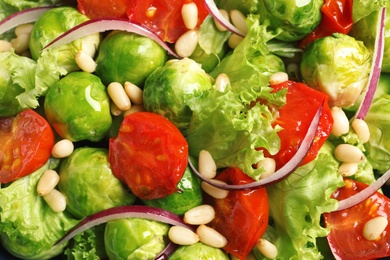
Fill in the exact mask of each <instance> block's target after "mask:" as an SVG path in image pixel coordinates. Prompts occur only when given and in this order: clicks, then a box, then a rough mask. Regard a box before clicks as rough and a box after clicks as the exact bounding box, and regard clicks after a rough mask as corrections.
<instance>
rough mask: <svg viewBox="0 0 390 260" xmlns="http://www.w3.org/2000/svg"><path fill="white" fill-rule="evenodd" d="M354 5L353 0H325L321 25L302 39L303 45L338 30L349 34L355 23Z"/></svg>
mask: <svg viewBox="0 0 390 260" xmlns="http://www.w3.org/2000/svg"><path fill="white" fill-rule="evenodd" d="M352 6H353V0H325V3H324V5H323V6H322V7H321V12H322V20H321V22H320V24H319V26H318V27H317V28H316V29H315V30H314V31H313V32H312V33H310V34H309V35H308V36H307V37H306V38H304V39H303V40H302V42H301V44H300V45H301V47H302V48H304V47H305V46H307V45H308V44H309V43H311V42H312V41H314V40H316V39H318V38H322V37H325V36H329V35H332V34H333V33H336V32H338V33H344V34H348V33H349V31H350V30H351V28H352V25H353V20H352Z"/></svg>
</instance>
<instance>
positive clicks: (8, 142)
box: [0, 109, 54, 183]
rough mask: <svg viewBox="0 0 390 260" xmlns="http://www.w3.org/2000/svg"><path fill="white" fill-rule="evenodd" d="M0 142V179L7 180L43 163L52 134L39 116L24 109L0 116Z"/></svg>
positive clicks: (36, 168) (2, 181)
mask: <svg viewBox="0 0 390 260" xmlns="http://www.w3.org/2000/svg"><path fill="white" fill-rule="evenodd" d="M0 144H1V145H0V183H8V182H11V181H14V180H16V179H19V178H21V177H24V176H26V175H28V174H31V173H33V172H34V171H36V170H38V169H39V168H41V167H42V166H43V165H45V163H46V162H47V160H48V159H49V158H50V155H51V150H52V148H53V145H54V134H53V131H52V129H51V128H50V125H49V123H48V122H47V121H46V120H45V119H44V118H43V117H42V116H40V115H39V114H38V113H36V112H35V111H33V110H31V109H27V110H24V111H22V112H21V113H19V114H18V115H16V116H15V117H8V118H2V119H0Z"/></svg>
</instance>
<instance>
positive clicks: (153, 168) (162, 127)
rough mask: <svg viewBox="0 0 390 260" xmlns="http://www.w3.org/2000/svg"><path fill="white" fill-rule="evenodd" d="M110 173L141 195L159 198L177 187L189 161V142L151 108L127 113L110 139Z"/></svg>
mask: <svg viewBox="0 0 390 260" xmlns="http://www.w3.org/2000/svg"><path fill="white" fill-rule="evenodd" d="M108 156H109V161H110V164H111V168H112V171H113V174H114V175H115V176H116V177H117V178H118V179H120V180H121V181H123V182H124V183H126V184H127V186H129V188H130V189H131V191H132V192H133V193H134V195H136V196H137V197H139V198H141V199H146V200H147V199H156V198H162V197H165V196H167V195H169V194H172V193H174V192H175V191H176V190H177V187H176V185H177V183H178V182H179V181H180V179H181V177H182V176H183V174H184V171H185V169H186V168H187V164H188V161H187V160H188V144H187V142H186V140H185V138H184V137H183V135H182V134H181V132H180V131H179V130H178V129H177V127H176V126H175V125H174V124H173V123H171V122H170V121H169V120H168V119H166V118H165V117H163V116H161V115H157V114H154V113H150V112H137V113H133V114H130V115H128V116H126V117H125V118H124V120H123V122H122V124H121V126H120V128H119V133H118V135H117V136H116V137H115V138H111V139H110V143H109V155H108Z"/></svg>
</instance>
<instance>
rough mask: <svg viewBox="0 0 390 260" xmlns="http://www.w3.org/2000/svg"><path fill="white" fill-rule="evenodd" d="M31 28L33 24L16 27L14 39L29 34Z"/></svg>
mask: <svg viewBox="0 0 390 260" xmlns="http://www.w3.org/2000/svg"><path fill="white" fill-rule="evenodd" d="M33 27H34V24H32V23H25V24H20V25H18V26H16V27H15V35H16V37H17V36H19V35H21V34H23V33H26V34H31V31H32V29H33Z"/></svg>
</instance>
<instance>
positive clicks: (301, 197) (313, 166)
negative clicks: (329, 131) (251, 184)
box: [266, 142, 344, 260]
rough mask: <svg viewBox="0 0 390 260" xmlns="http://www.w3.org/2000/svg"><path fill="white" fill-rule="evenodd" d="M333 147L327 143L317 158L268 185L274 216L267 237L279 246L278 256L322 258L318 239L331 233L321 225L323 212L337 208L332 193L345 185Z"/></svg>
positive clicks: (284, 257)
mask: <svg viewBox="0 0 390 260" xmlns="http://www.w3.org/2000/svg"><path fill="white" fill-rule="evenodd" d="M333 151H334V147H333V145H332V144H330V143H329V142H327V143H325V145H324V146H323V147H322V148H321V150H320V152H319V155H318V157H317V158H316V159H315V160H314V161H312V162H310V163H308V164H305V165H303V166H301V167H299V168H298V169H297V170H296V171H295V172H293V173H292V174H291V175H290V176H289V177H287V178H286V179H284V180H282V181H281V182H279V183H277V184H274V185H271V186H269V187H267V194H268V197H269V205H270V217H271V219H272V220H271V221H270V224H271V225H270V228H269V229H270V230H267V232H266V234H267V235H266V238H268V239H270V241H271V242H273V243H274V244H275V245H276V246H277V248H278V256H277V258H276V259H283V260H286V259H321V252H319V251H318V248H317V247H316V239H317V238H318V237H325V236H326V235H327V233H328V231H327V230H326V229H325V228H323V227H321V224H320V221H321V214H322V213H324V212H330V211H332V210H334V209H336V208H337V200H334V199H331V198H330V196H331V194H332V193H333V192H334V191H335V190H336V189H337V188H338V187H341V186H343V185H344V182H343V179H342V177H341V175H340V174H339V173H338V171H337V169H338V166H339V163H338V162H337V161H336V159H335V158H334V157H333Z"/></svg>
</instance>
